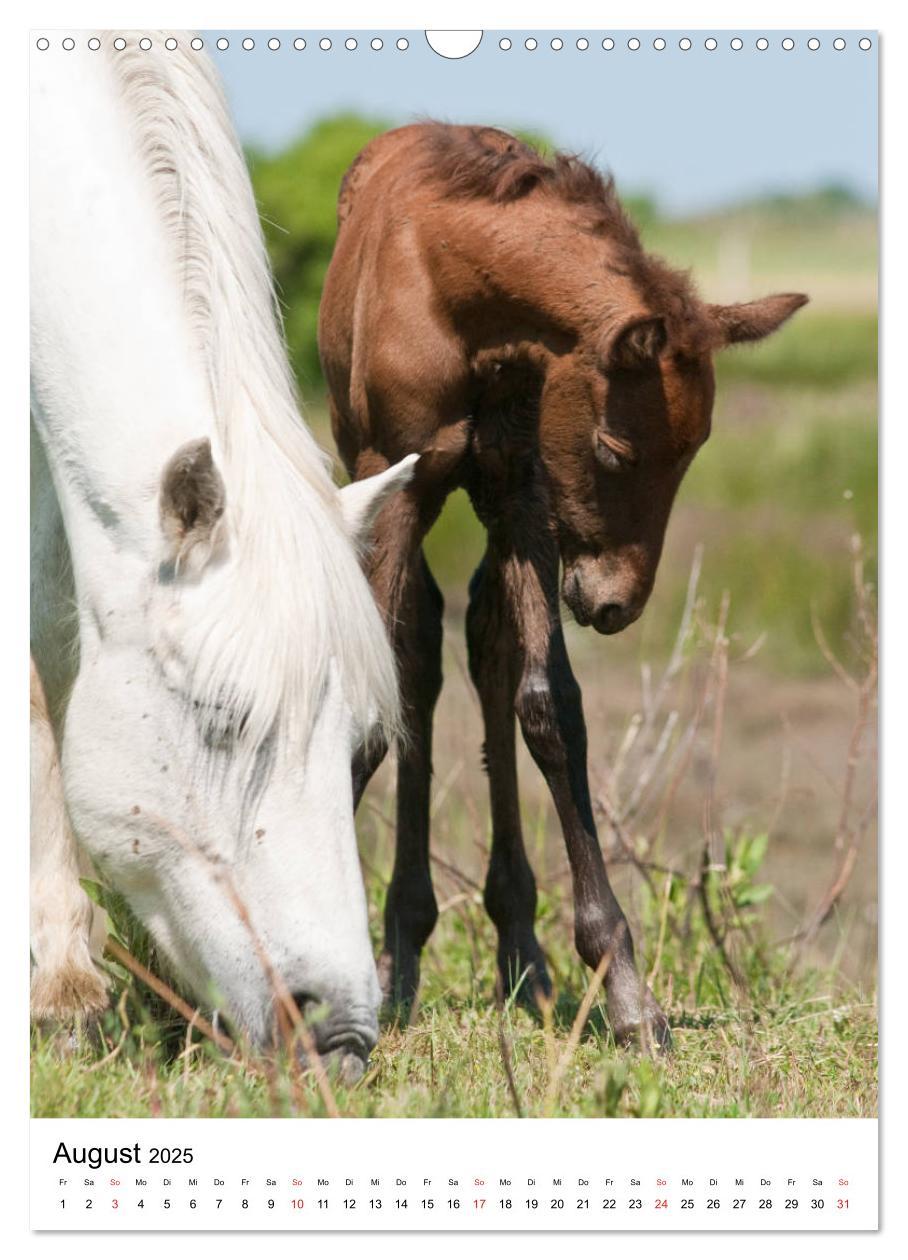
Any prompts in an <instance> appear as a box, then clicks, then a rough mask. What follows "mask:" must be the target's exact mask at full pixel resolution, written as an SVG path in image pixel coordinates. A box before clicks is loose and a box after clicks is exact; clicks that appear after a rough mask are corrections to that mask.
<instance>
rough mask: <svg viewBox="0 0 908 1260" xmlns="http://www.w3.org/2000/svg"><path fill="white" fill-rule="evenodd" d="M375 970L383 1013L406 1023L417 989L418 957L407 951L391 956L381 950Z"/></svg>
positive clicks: (386, 951)
mask: <svg viewBox="0 0 908 1260" xmlns="http://www.w3.org/2000/svg"><path fill="white" fill-rule="evenodd" d="M376 970H377V972H378V984H379V988H380V989H381V995H382V1007H383V1009H384V1011H385V1013H386V1014H387V1015H390V1016H396V1017H398V1018H400V1019H401V1022H403V1023H406V1021H407V1019H408V1018H409V1014H410V1010H411V1009H412V1006H413V1003H414V1002H415V1001H416V994H417V991H418V989H419V955H418V954H417V953H415V952H413V953H411V952H409V951H407V952H406V953H404V952H402V951H401V952H398V953H397V954H396V955H393V954H391V953H390V952H389V951H388V950H383V951H382V953H381V954H380V955H379V958H378V962H377V964H376Z"/></svg>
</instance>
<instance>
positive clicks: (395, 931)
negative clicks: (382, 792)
mask: <svg viewBox="0 0 908 1260" xmlns="http://www.w3.org/2000/svg"><path fill="white" fill-rule="evenodd" d="M399 596H400V597H399V601H398V602H397V610H396V617H395V619H394V622H393V628H392V634H393V638H394V643H395V648H396V651H397V662H398V671H399V677H400V693H401V705H402V711H403V715H404V722H405V727H406V736H405V743H404V745H403V747H402V748H401V749H400V751H399V753H398V767H397V851H396V853H395V857H394V871H393V874H392V876H391V883H390V885H389V887H388V896H387V901H386V903H385V943H384V948H383V950H382V953H381V956H380V958H379V961H378V977H379V982H380V983H381V987H382V992H383V993H384V995H385V998H386V999H387V1000H388V1001H389V1003H390V1004H392V1005H399V1006H402V1007H404V1008H405V1007H406V1006H408V1005H409V1004H410V1003H411V1002H412V1000H413V998H414V997H415V996H416V990H417V988H418V987H419V955H420V952H421V950H422V947H423V945H424V944H425V943H426V941H427V940H428V938H429V935H430V933H431V931H432V929H433V928H434V926H435V921H436V919H437V918H438V906H437V904H436V901H435V894H434V892H433V890H432V876H431V872H430V870H429V804H430V784H431V777H432V717H433V714H434V710H435V703H436V701H437V699H438V694H439V692H440V691H441V680H442V675H441V645H442V612H443V609H444V602H443V600H442V596H441V591H440V590H439V589H438V587H437V586H436V584H435V580H434V578H433V577H432V574H431V572H430V570H429V566H428V565H427V564H426V561H425V558H424V556H423V555H422V552H421V551H419V552H418V553H417V555H416V557H415V558H414V560H413V562H412V564H411V565H410V566H409V570H408V574H407V578H406V580H405V583H404V584H403V585H402V586H401V587H400V588H399Z"/></svg>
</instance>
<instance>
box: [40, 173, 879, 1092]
mask: <svg viewBox="0 0 908 1260" xmlns="http://www.w3.org/2000/svg"><path fill="white" fill-rule="evenodd" d="M297 169H300V168H299V167H297ZM253 174H254V176H255V175H256V168H255V166H253ZM266 177H267V178H266ZM276 179H277V173H276V172H275V170H271V171H267V170H266V171H264V172H263V173H261V182H259V183H258V184H257V186H258V188H259V193H260V196H261V197H262V199H263V210H264V212H265V214H266V215H267V216H268V217H269V218H271V219H276V220H277V221H278V222H281V221H282V218H281V214H280V208H279V206H277V205H275V204H271V203H270V202H269V201H268V196H267V194H268V192H269V189H271V188H272V187H273V186H274V184H275V180H276ZM269 181H270V182H269ZM302 200H305V199H302ZM641 223H642V226H643V231H644V238H645V241H646V243H647V244H648V245H650V246H651V247H652V248H653V249H654V250H656V252H659V253H661V254H663V255H664V256H666V257H668V258H669V259H671V260H672V261H673V262H676V263H678V264H680V265H685V266H691V267H693V268H694V271H695V274H696V276H697V278H698V281H699V283H700V287H701V290H702V291H703V293H704V295H705V296H706V297H707V298H709V299H710V300H716V301H731V300H743V299H746V298H748V297H752V296H758V295H759V294H761V293H766V292H771V291H773V290H774V289H775V290H786V291H795V290H803V291H804V292H807V293H808V294H810V295H811V299H812V300H811V305H810V306H808V307H807V308H806V309H805V310H804V311H802V312H801V313H800V314H798V315H797V316H796V317H795V319H794V320H793V321H792V323H791V324H790V325H789V326H788V327H786V328H784V329H783V330H782V331H781V332H780V333H779V334H777V336H776V337H774V338H772V339H771V340H770V341H768V342H767V343H766V344H765V345H762V346H759V347H757V348H754V349H742V350H738V351H735V352H729V353H728V354H726V355H725V356H724V357H723V358H722V359H721V360H720V362H719V363H718V365H717V366H718V396H717V405H716V411H715V422H714V430H713V436H712V437H711V439H710V441H709V442H708V444H707V445H706V447H705V448H704V449H703V451H702V452H701V453H700V455H699V456H698V458H697V460H696V462H695V464H694V466H693V468H692V469H691V471H690V473H689V474H688V477H687V479H686V480H685V483H684V485H683V486H682V490H681V493H680V495H679V500H678V503H677V506H676V508H675V512H674V515H673V517H672V521H671V524H670V526H669V531H668V539H667V544H666V551H665V555H664V557H663V560H662V565H661V568H660V574H659V579H658V581H657V587H656V591H655V592H654V595H653V597H652V600H651V602H650V606H649V608H648V610H647V612H646V613H645V614H644V616H643V618H642V619H641V621H640V622H639V623H638V624H637V625H636V626H634V627H632V628H631V629H629V630H628V631H626V632H625V633H624V634H622V635H620V636H617V637H616V638H613V639H608V640H604V639H600V638H598V637H597V636H595V635H594V634H593V632H592V631H581V630H580V629H579V628H578V627H576V626H574V625H572V624H568V625H567V627H566V633H567V636H568V641H569V649H570V651H571V656H572V661H573V664H574V668H575V672H576V674H577V676H578V679H579V681H580V683H581V685H582V688H583V693H584V701H585V708H586V714H587V726H588V732H589V741H590V778H591V787H592V790H593V795H594V799H595V801H596V805H597V811H598V816H599V827H600V839H601V841H602V844H603V847H604V849H605V851H606V854H607V856H609V857H610V870H611V871H612V872H613V874H614V882H615V884H616V887H617V891H618V893H619V897H620V898H621V900H622V904H623V905H624V908H625V910H626V912H627V913H628V916H629V919H630V921H631V925H632V929H633V932H634V937H635V941H636V944H637V951H638V955H639V956H640V958H641V960H642V969H643V971H644V972H645V974H646V975H647V976H648V977H649V979H650V983H651V985H652V987H653V990H654V992H655V993H656V995H657V997H658V998H659V1000H660V1002H661V1003H662V1005H663V1007H664V1008H665V1010H666V1012H667V1014H668V1016H669V1020H670V1022H671V1025H672V1029H673V1034H674V1041H675V1048H674V1052H673V1053H672V1054H671V1055H670V1056H660V1057H658V1058H651V1057H649V1056H648V1055H646V1054H640V1053H633V1052H628V1051H624V1050H619V1049H616V1047H615V1046H614V1044H613V1042H612V1041H611V1039H610V1033H609V1029H608V1021H607V1016H606V1014H605V1011H604V1008H603V1006H602V1003H601V1001H600V998H601V995H600V994H599V992H598V991H596V990H590V988H589V986H590V981H591V975H590V973H589V972H588V971H586V970H585V969H584V968H583V967H582V966H581V965H580V964H579V962H578V961H577V959H576V956H575V954H574V951H573V946H572V924H571V920H572V907H571V899H570V881H569V878H568V872H567V862H566V858H565V854H564V846H563V843H562V840H561V836H560V833H559V829H558V825H557V819H556V818H555V816H554V810H553V808H552V806H551V803H550V801H549V799H548V796H547V793H546V791H545V787H544V784H543V783H542V782H541V780H540V778H539V776H538V774H537V773H536V771H535V768H534V767H533V765H532V763H531V761H530V759H529V757H528V756H527V755H526V753H525V750H524V749H523V748H521V750H520V772H521V800H522V806H523V819H524V829H525V838H526V843H527V850H528V853H529V856H530V860H531V862H532V864H533V866H534V869H535V872H536V876H537V883H538V885H539V915H538V933H539V937H540V941H541V943H542V945H543V948H544V950H545V951H546V954H547V957H548V959H549V962H550V968H551V973H552V977H553V980H554V982H555V989H556V992H555V1000H554V1003H553V1005H552V1006H551V1007H550V1008H549V1009H548V1010H546V1011H543V1012H542V1013H531V1012H530V1011H529V1010H527V1009H525V1008H524V1007H522V1006H520V1005H518V1004H515V1003H513V1002H511V1001H508V1002H503V1003H502V1002H501V1001H500V1000H499V999H497V998H496V987H495V975H494V955H495V938H494V930H493V928H492V926H491V923H490V922H489V920H488V918H487V916H486V915H485V912H484V910H483V908H482V904H481V885H482V879H483V873H484V867H485V862H486V856H487V852H488V839H489V837H488V826H489V824H488V800H487V792H486V784H485V778H484V774H483V772H482V768H481V760H480V746H481V726H480V718H479V709H478V703H477V701H476V698H475V695H474V693H473V691H472V688H471V686H470V684H469V681H468V679H467V671H466V653H465V646H464V638H463V613H464V610H465V603H466V586H467V581H468V579H469V576H470V573H471V572H472V569H473V567H474V566H475V564H476V563H477V562H478V560H479V557H480V555H481V552H482V538H481V533H480V530H479V528H478V526H477V524H476V522H475V521H474V520H473V518H472V514H471V512H470V509H469V505H468V504H467V502H466V500H465V498H464V497H463V496H462V495H456V496H453V497H452V499H451V500H450V501H449V505H448V507H447V508H446V509H445V512H444V514H443V516H442V518H441V519H440V521H439V523H438V525H437V526H436V527H435V529H434V531H433V533H432V535H431V537H430V539H429V542H428V546H427V553H428V555H429V559H430V563H431V565H432V567H433V570H434V571H435V573H436V576H437V577H438V580H439V583H440V585H441V587H442V589H443V591H444V593H445V597H446V601H447V613H446V629H447V638H446V647H445V678H446V682H445V689H444V692H443V694H442V698H441V701H440V703H439V708H438V714H437V724H436V740H435V757H434V766H435V778H434V798H433V839H432V857H433V875H434V879H435V887H436V895H437V898H438V902H439V907H440V911H441V913H440V918H439V922H438V926H437V928H436V930H435V933H434V934H433V936H432V938H431V940H430V942H429V945H428V947H427V949H426V951H425V954H424V960H423V983H422V989H421V994H420V1003H419V1006H418V1008H417V1009H416V1011H415V1012H414V1014H413V1017H412V1019H411V1022H410V1024H409V1026H407V1027H400V1026H398V1025H397V1024H396V1023H391V1024H386V1025H385V1027H384V1029H383V1032H382V1036H381V1038H380V1041H379V1045H378V1047H377V1049H376V1051H375V1052H374V1054H373V1057H372V1062H371V1066H370V1070H369V1072H368V1073H367V1075H366V1077H364V1079H363V1080H362V1081H361V1082H359V1083H358V1084H357V1085H356V1086H355V1087H353V1088H343V1087H341V1086H340V1085H337V1084H335V1085H334V1086H333V1088H332V1089H331V1090H330V1091H329V1092H326V1091H324V1090H323V1089H320V1088H319V1084H318V1082H317V1081H316V1080H315V1079H314V1077H313V1075H312V1074H311V1073H310V1074H302V1073H300V1072H299V1071H298V1070H296V1069H292V1068H291V1067H290V1066H289V1064H288V1062H287V1061H286V1060H271V1061H261V1060H255V1059H253V1058H250V1057H244V1056H242V1055H236V1056H235V1057H234V1058H230V1059H228V1058H226V1057H225V1056H224V1055H223V1054H222V1053H221V1052H220V1051H217V1050H216V1049H215V1048H214V1047H213V1046H212V1045H211V1044H210V1043H209V1042H207V1041H206V1040H205V1038H204V1037H202V1036H200V1035H199V1033H198V1031H197V1030H192V1029H188V1028H187V1025H186V1023H185V1022H183V1021H181V1020H179V1019H178V1018H177V1017H175V1016H174V1014H173V1013H172V1011H171V1010H170V1008H169V1007H168V1006H167V1005H166V1004H164V1003H163V1002H161V1001H160V1000H159V999H158V998H155V997H154V996H153V995H151V994H150V993H149V991H148V990H147V989H146V988H145V987H144V986H143V985H142V984H141V983H140V982H138V981H136V980H134V979H132V977H131V976H129V975H128V974H127V973H126V972H124V971H123V970H122V969H120V968H119V967H115V966H113V965H112V964H111V966H110V974H111V978H112V984H113V996H112V1005H111V1009H110V1010H109V1011H108V1012H107V1013H106V1015H105V1016H104V1019H103V1021H102V1024H101V1026H100V1028H99V1029H96V1030H92V1031H90V1033H89V1035H87V1036H85V1037H84V1038H83V1039H82V1041H81V1042H80V1043H79V1045H78V1047H77V1048H76V1049H75V1050H72V1049H71V1048H70V1050H69V1051H68V1052H65V1053H62V1054H61V1053H60V1041H59V1039H58V1038H55V1037H54V1036H52V1035H42V1034H35V1035H34V1043H33V1058H32V1110H33V1113H34V1114H35V1115H39V1116H70V1115H72V1116H178V1115H183V1116H265V1115H294V1114H307V1115H308V1114H311V1115H324V1114H326V1113H327V1112H329V1111H331V1110H334V1109H336V1110H337V1111H338V1112H340V1113H341V1114H343V1115H352V1116H489V1115H491V1116H513V1115H515V1114H521V1115H526V1116H538V1115H572V1116H573V1115H576V1116H586V1115H589V1116H593V1115H597V1116H644V1117H648V1116H704V1117H706V1116H872V1115H875V1114H877V1019H876V1005H875V1003H876V978H877V956H876V944H877V941H876V933H877V924H876V904H877V898H876V880H877V853H876V831H875V797H876V764H875V752H876V749H875V730H876V726H875V723H876V714H875V698H876V686H875V684H876V636H875V628H874V627H875V576H874V572H875V558H876V549H877V534H876V511H877V500H876V485H877V482H876V473H877V436H876V435H877V428H876V407H877V403H876V315H875V310H876V287H875V266H876V224H875V219H874V216H873V214H872V213H871V212H870V211H868V210H866V209H864V208H862V207H860V206H857V205H855V204H853V203H852V202H851V201H850V200H849V199H848V198H847V197H844V198H840V197H837V196H834V195H832V193H829V192H827V193H826V194H824V195H822V196H819V195H818V196H816V197H812V198H811V197H809V198H803V199H800V200H796V199H794V200H793V199H777V200H775V201H772V200H770V201H767V202H765V203H760V204H758V205H753V206H748V207H743V208H741V209H740V210H735V211H730V212H728V213H726V214H723V215H715V216H712V217H710V218H708V219H699V220H690V221H684V222H677V221H663V220H661V219H660V218H659V217H658V216H657V215H653V214H651V213H647V214H644V213H643V212H642V211H641ZM329 230H330V225H326V226H325V232H328V231H329ZM275 261H276V265H277V269H278V276H279V278H281V275H282V273H281V266H282V258H281V257H280V256H279V255H276V258H275ZM316 261H317V260H316ZM290 262H292V263H293V265H298V262H299V260H298V259H297V260H292V259H291V260H290ZM288 265H289V264H288ZM313 266H315V263H313ZM316 270H317V267H316ZM310 314H311V312H310ZM289 316H290V320H289V322H290V325H291V329H292V328H293V327H301V328H302V327H308V326H309V325H310V324H311V323H312V321H311V318H310V317H309V315H307V314H306V313H305V312H303V313H302V314H300V313H299V312H296V311H294V310H291V311H290V312H289ZM301 375H302V388H303V394H304V398H305V399H306V400H307V415H308V416H309V418H310V422H311V423H313V425H314V426H315V427H316V429H317V431H318V432H319V435H320V436H322V437H323V438H325V439H326V440H328V441H330V438H329V437H328V434H327V425H326V419H325V410H324V407H323V405H322V404H321V402H320V394H319V383H318V380H317V378H315V377H314V375H313V373H312V372H311V371H305V372H303V373H301ZM392 786H393V767H390V766H385V767H383V768H382V770H381V771H380V772H379V774H378V775H377V776H376V779H375V781H374V782H373V784H372V785H371V787H370V789H369V792H368V794H367V796H366V798H365V800H364V803H363V806H362V808H361V810H360V815H359V818H358V831H359V836H360V847H361V855H362V860H363V867H364V873H365V877H366V882H367V889H368V896H369V907H370V916H371V924H372V930H373V935H374V938H375V942H376V946H377V945H378V943H379V941H380V935H381V930H380V929H381V915H382V909H383V901H384V895H385V889H386V886H387V880H388V877H389V874H390V869H391V863H392V858H393V819H394V796H393V792H392ZM111 926H112V928H113V930H114V931H115V933H116V934H117V935H119V936H120V938H121V939H122V940H124V941H125V943H126V944H127V945H128V946H129V948H130V949H131V950H132V951H133V953H134V954H136V955H137V956H138V957H140V958H141V959H143V960H144V961H145V962H147V963H148V965H149V966H150V967H151V969H152V970H159V969H160V960H158V959H156V958H155V956H154V954H153V951H150V950H149V948H148V946H147V943H145V942H143V939H142V936H141V934H140V933H139V934H137V933H135V931H134V930H133V929H132V927H131V926H130V925H129V923H128V921H127V920H126V919H125V918H124V917H123V916H122V915H120V914H119V913H117V912H115V913H114V915H113V919H112V923H111Z"/></svg>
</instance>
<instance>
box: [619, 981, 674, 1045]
mask: <svg viewBox="0 0 908 1260" xmlns="http://www.w3.org/2000/svg"><path fill="white" fill-rule="evenodd" d="M612 1031H613V1034H614V1037H615V1044H616V1045H617V1046H619V1047H632V1046H636V1047H638V1048H639V1049H640V1050H642V1051H644V1053H646V1054H654V1053H657V1052H662V1053H667V1052H668V1051H670V1050H671V1048H672V1032H671V1029H670V1028H669V1026H668V1019H667V1018H666V1015H665V1012H664V1011H663V1010H662V1007H661V1006H660V1005H659V1003H658V1002H657V1001H656V999H655V998H654V997H653V995H652V993H651V992H650V991H649V989H647V991H646V996H645V998H644V999H643V1010H642V1011H639V1010H638V1011H637V1012H635V1013H634V1015H633V1016H632V1017H630V1018H628V1017H627V1016H625V1017H624V1018H622V1019H616V1020H615V1021H614V1022H613V1024H612Z"/></svg>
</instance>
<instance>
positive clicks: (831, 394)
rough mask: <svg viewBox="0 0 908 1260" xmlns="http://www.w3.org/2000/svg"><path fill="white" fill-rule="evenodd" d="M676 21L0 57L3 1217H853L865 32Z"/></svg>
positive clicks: (107, 32)
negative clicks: (25, 727) (9, 458)
mask: <svg viewBox="0 0 908 1260" xmlns="http://www.w3.org/2000/svg"><path fill="white" fill-rule="evenodd" d="M681 17H682V13H681V12H679V14H678V15H677V19H676V22H678V23H679V24H678V25H677V26H676V27H673V28H656V27H650V26H644V27H640V28H635V29H624V28H622V29H600V28H599V27H579V26H574V25H571V26H566V27H564V28H563V29H562V28H556V27H554V26H551V25H546V26H540V27H531V26H529V25H528V26H527V27H526V29H523V28H522V27H521V28H515V27H513V26H511V27H502V28H501V29H497V28H491V27H489V28H487V29H484V30H475V31H473V30H470V31H466V30H459V31H442V30H437V31H436V30H424V29H410V28H400V29H398V28H394V27H391V26H389V25H382V24H379V25H376V26H375V27H374V28H368V29H367V28H364V27H361V26H355V27H351V28H342V27H341V28H337V29H323V28H311V29H301V30H293V29H276V30H270V29H269V30H264V29H258V28H257V27H256V26H254V25H252V26H244V27H240V26H234V27H227V28H224V29H205V28H202V29H199V30H171V29H164V30H146V29H122V30H121V29H87V28H86V29H58V28H57V27H54V26H50V27H47V28H40V29H38V28H36V29H33V30H32V31H31V32H30V34H29V36H28V39H29V48H28V60H29V210H28V214H29V230H30V310H31V348H30V356H31V459H30V477H31V481H30V484H31V508H30V513H31V515H30V525H31V553H30V554H31V595H32V605H31V668H30V699H31V706H30V750H31V751H30V766H31V802H30V806H31V882H30V969H31V970H30V1007H31V1009H30V1028H31V1045H30V1070H31V1096H30V1107H31V1121H30V1134H31V1138H30V1152H29V1167H30V1185H31V1229H32V1230H33V1231H35V1232H36V1233H43V1232H45V1231H94V1232H101V1233H103V1232H106V1231H149V1230H152V1231H153V1230H162V1231H185V1230H196V1231H210V1230H219V1231H325V1230H332V1231H345V1230H353V1231H426V1230H430V1231H432V1230H435V1231H471V1232H472V1231H517V1230H541V1231H633V1230H637V1231H649V1230H658V1231H804V1232H819V1231H831V1232H843V1231H868V1230H875V1229H876V1228H877V1226H878V1188H877V1175H878V1168H877V1140H878V1121H877V1116H878V1093H877V1086H878V1022H877V1009H878V1008H877V983H878V954H877V909H878V884H877V831H876V824H877V682H878V629H877V605H878V597H877V592H878V582H877V562H878V555H879V541H878V518H877V501H878V496H877V335H878V308H877V286H878V277H877V255H878V226H877V219H878V170H877V140H878V107H877V94H878V57H879V53H880V35H879V33H878V32H877V31H876V30H875V29H872V28H871V29H866V30H865V29H863V28H856V27H855V26H854V25H853V24H852V25H846V26H843V27H842V28H841V29H838V28H837V29H831V28H823V29H819V28H818V29H776V28H772V27H769V28H767V29H759V28H754V27H753V26H752V25H751V24H750V23H748V24H747V25H746V26H745V27H742V28H741V29H737V28H733V27H728V28H715V29H714V28H708V29H705V28H701V27H691V28H687V27H684V26H682V25H680V19H681ZM731 18H732V15H731V13H729V14H728V20H729V21H730V20H731ZM527 20H528V21H529V17H528V19H527ZM553 20H557V15H555V17H554V19H553ZM599 20H600V22H606V21H607V20H608V17H607V15H606V14H605V13H603V14H602V15H601V16H600V19H599Z"/></svg>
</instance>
